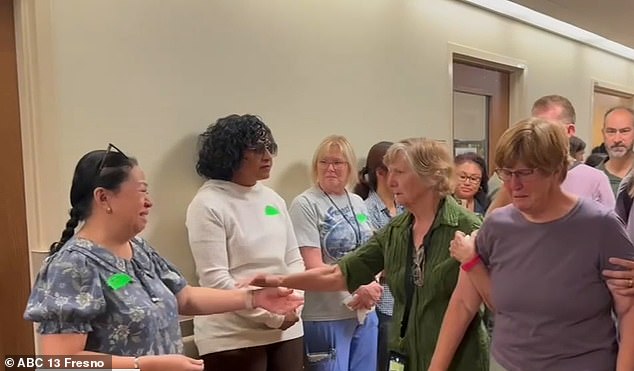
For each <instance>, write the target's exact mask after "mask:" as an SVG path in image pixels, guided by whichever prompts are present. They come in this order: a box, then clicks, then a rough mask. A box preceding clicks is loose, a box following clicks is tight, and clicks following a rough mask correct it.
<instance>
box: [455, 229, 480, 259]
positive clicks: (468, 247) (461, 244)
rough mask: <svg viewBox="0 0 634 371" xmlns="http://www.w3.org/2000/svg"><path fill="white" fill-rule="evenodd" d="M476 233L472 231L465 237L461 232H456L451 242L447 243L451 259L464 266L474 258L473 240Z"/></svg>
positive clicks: (474, 247)
mask: <svg viewBox="0 0 634 371" xmlns="http://www.w3.org/2000/svg"><path fill="white" fill-rule="evenodd" d="M477 234H478V231H473V232H472V233H471V236H467V235H466V234H464V233H463V232H461V231H456V234H455V235H454V238H453V240H451V242H450V243H449V253H450V254H451V257H452V258H454V259H456V260H457V261H459V262H460V263H461V264H464V263H466V262H468V261H470V260H471V259H473V258H474V257H475V256H476V246H475V239H476V236H477Z"/></svg>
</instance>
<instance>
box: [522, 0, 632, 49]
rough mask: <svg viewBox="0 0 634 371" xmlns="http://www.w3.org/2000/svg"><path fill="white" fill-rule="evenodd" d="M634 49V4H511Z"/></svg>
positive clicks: (606, 0) (596, 0) (597, 0)
mask: <svg viewBox="0 0 634 371" xmlns="http://www.w3.org/2000/svg"><path fill="white" fill-rule="evenodd" d="M511 1H512V2H514V3H517V4H519V5H523V6H525V7H527V8H530V9H533V10H535V11H538V12H540V13H543V14H546V15H549V16H551V17H553V18H557V19H559V20H562V21H564V22H567V23H570V24H572V25H575V26H577V27H579V28H583V29H585V30H587V31H590V32H593V33H595V34H597V35H601V36H603V37H605V38H607V39H610V40H612V41H615V42H617V43H620V44H623V45H625V46H628V47H630V48H634V0H511Z"/></svg>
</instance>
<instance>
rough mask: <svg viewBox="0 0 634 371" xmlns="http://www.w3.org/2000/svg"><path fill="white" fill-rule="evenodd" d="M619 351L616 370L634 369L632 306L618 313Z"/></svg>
mask: <svg viewBox="0 0 634 371" xmlns="http://www.w3.org/2000/svg"><path fill="white" fill-rule="evenodd" d="M618 318H619V334H620V336H621V340H620V343H619V353H618V358H617V363H616V370H617V371H631V370H634V308H628V310H627V311H625V312H624V313H619V315H618Z"/></svg>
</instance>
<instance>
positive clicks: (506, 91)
mask: <svg viewBox="0 0 634 371" xmlns="http://www.w3.org/2000/svg"><path fill="white" fill-rule="evenodd" d="M509 105H510V73H509V72H508V71H503V70H499V69H495V68H491V67H489V66H486V65H478V64H476V63H474V62H471V61H463V60H459V59H454V61H453V145H454V155H458V154H461V153H465V152H475V153H477V154H479V155H480V156H482V157H483V158H484V159H485V161H486V163H487V166H488V169H489V172H491V171H492V169H493V154H494V151H495V147H496V145H497V142H498V139H499V138H500V136H501V135H502V133H503V132H504V131H505V130H506V129H507V128H508V127H509V110H510V108H509Z"/></svg>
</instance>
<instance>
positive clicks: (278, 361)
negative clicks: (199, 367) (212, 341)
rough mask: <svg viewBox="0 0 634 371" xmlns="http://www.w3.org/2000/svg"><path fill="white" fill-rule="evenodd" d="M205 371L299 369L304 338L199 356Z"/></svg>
mask: <svg viewBox="0 0 634 371" xmlns="http://www.w3.org/2000/svg"><path fill="white" fill-rule="evenodd" d="M200 358H202V360H203V361H204V362H205V371H301V370H302V368H303V363H304V338H301V337H300V338H297V339H293V340H287V341H282V342H279V343H273V344H267V345H261V346H257V347H251V348H242V349H233V350H226V351H224V352H216V353H209V354H205V355H203V356H201V357H200Z"/></svg>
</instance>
